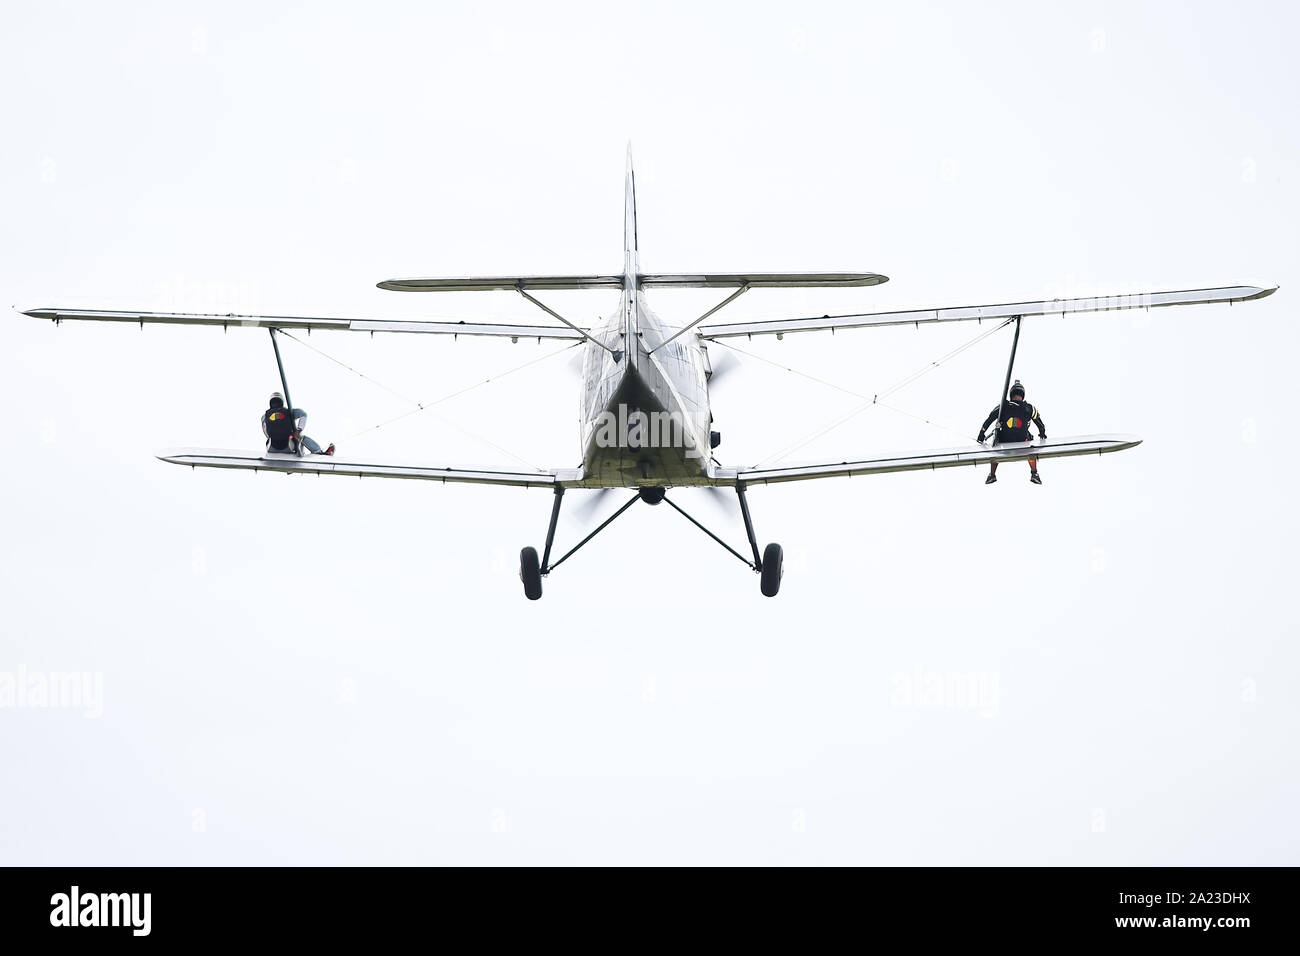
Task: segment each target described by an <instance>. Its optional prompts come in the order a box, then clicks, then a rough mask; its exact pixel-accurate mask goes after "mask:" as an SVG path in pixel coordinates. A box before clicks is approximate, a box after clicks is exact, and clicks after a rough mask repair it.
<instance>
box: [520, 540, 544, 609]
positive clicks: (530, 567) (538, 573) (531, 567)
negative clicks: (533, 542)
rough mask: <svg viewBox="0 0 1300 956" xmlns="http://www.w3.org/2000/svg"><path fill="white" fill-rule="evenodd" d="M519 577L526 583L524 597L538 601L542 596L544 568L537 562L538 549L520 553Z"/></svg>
mask: <svg viewBox="0 0 1300 956" xmlns="http://www.w3.org/2000/svg"><path fill="white" fill-rule="evenodd" d="M519 577H520V579H521V580H522V581H523V582H524V597H526V598H528V600H530V601H536V600H537V599H538V598H540V597H541V596H542V566H541V564H539V563H538V560H537V549H536V548H524V550H522V551H520V552H519Z"/></svg>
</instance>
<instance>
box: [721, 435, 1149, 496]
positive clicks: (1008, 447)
mask: <svg viewBox="0 0 1300 956" xmlns="http://www.w3.org/2000/svg"><path fill="white" fill-rule="evenodd" d="M1141 443H1142V439H1141V438H1138V436H1136V435H1080V436H1078V437H1076V438H1059V439H1056V440H1055V441H1023V442H1008V443H1007V444H1005V445H992V446H983V447H979V448H973V449H971V448H947V449H939V450H936V451H921V452H912V453H910V454H906V455H892V456H890V457H888V458H867V459H863V460H862V461H839V462H827V463H825V464H814V465H787V466H783V467H780V468H719V469H717V470H716V471H715V472H714V484H718V485H728V486H730V485H735V484H738V483H743V484H750V485H753V484H763V485H769V484H775V483H777V482H782V481H810V480H812V479H814V478H852V477H854V476H856V475H878V474H883V473H885V472H891V471H932V470H934V469H936V468H956V467H958V466H960V465H986V464H990V463H992V462H1003V461H1025V460H1027V459H1030V458H1066V457H1069V456H1072V455H1104V454H1107V453H1108V452H1113V451H1124V450H1125V449H1126V448H1132V447H1134V446H1135V445H1139V444H1141Z"/></svg>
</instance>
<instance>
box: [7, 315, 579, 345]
mask: <svg viewBox="0 0 1300 956" xmlns="http://www.w3.org/2000/svg"><path fill="white" fill-rule="evenodd" d="M23 314H24V315H30V316H31V317H32V318H34V319H51V320H52V321H54V322H65V321H69V320H71V321H77V320H87V321H96V322H138V323H139V324H140V325H147V324H155V323H158V324H165V325H208V326H218V327H220V328H223V329H225V328H232V327H234V328H239V327H241V326H247V327H250V328H272V329H338V330H341V331H345V332H420V333H424V334H434V335H495V336H507V337H509V338H511V339H521V338H528V339H533V338H535V339H569V340H572V341H579V340H581V339H582V338H584V336H583V334H582V333H581V332H579V331H577V330H576V329H572V328H567V327H565V326H554V325H508V324H504V323H491V322H407V321H404V320H401V319H313V318H304V317H301V316H286V315H233V314H232V315H210V314H203V313H195V312H107V311H101V310H96V309H54V308H50V309H31V310H29V311H27V312H24V313H23Z"/></svg>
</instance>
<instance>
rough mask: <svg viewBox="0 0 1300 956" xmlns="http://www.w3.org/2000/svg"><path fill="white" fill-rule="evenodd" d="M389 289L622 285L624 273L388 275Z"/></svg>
mask: <svg viewBox="0 0 1300 956" xmlns="http://www.w3.org/2000/svg"><path fill="white" fill-rule="evenodd" d="M378 285H379V288H381V289H387V290H388V291H389V292H491V291H494V290H508V291H510V292H514V291H517V290H519V289H621V288H623V277H622V276H485V277H481V278H475V277H466V278H459V279H385V280H384V281H383V282H380V283H379V284H378Z"/></svg>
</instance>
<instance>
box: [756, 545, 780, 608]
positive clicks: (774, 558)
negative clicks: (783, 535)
mask: <svg viewBox="0 0 1300 956" xmlns="http://www.w3.org/2000/svg"><path fill="white" fill-rule="evenodd" d="M782 557H783V555H782V553H781V546H780V545H779V544H769V545H768V546H767V547H766V548H764V549H763V575H762V578H763V580H762V582H761V585H760V586H761V588H762V590H763V596H764V597H776V592H777V591H779V590H781V575H782V574H783V573H784V569H783V568H782V566H781V559H782Z"/></svg>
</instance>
